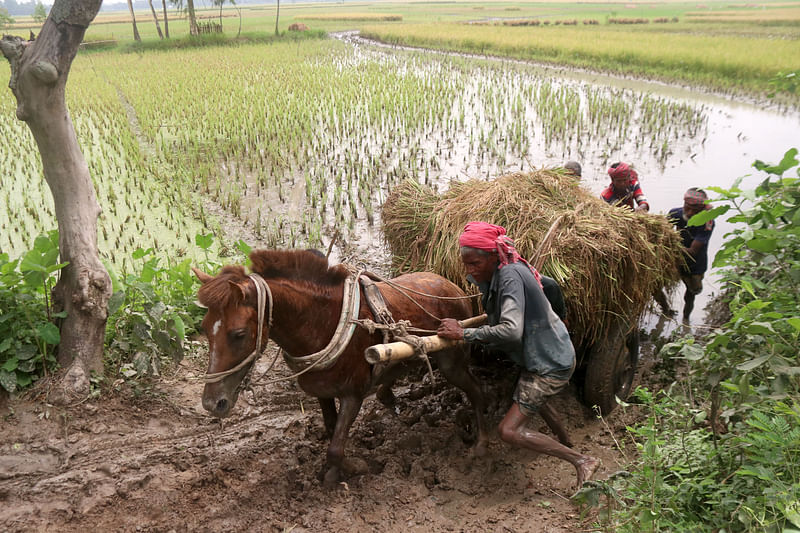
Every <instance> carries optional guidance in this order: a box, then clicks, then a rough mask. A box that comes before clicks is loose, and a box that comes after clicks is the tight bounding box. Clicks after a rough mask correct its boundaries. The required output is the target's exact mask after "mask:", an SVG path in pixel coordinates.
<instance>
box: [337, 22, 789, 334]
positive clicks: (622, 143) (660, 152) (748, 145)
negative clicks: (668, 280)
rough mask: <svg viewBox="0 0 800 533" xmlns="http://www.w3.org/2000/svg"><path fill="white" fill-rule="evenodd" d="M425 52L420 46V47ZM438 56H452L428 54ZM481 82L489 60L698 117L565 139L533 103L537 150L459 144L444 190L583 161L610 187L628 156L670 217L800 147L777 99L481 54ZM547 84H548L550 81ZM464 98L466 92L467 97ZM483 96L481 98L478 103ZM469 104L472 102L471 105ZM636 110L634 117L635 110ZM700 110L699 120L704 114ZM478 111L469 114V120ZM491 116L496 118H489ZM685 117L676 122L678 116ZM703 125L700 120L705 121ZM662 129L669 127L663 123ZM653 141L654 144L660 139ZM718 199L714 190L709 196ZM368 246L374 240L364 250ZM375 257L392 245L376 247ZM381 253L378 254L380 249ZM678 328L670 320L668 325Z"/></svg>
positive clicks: (654, 208)
mask: <svg viewBox="0 0 800 533" xmlns="http://www.w3.org/2000/svg"><path fill="white" fill-rule="evenodd" d="M340 38H343V39H344V40H346V41H348V42H351V43H353V46H355V47H356V48H361V49H362V50H364V49H370V50H375V49H379V50H380V54H390V55H400V56H401V55H403V54H407V53H408V52H407V51H405V50H401V49H398V48H396V47H387V46H380V47H378V48H375V47H374V45H375V43H367V42H366V41H364V40H361V39H359V38H358V37H357V36H356V35H354V34H346V35H340ZM416 53H419V51H416ZM430 54H431V55H436V56H446V55H459V56H460V57H464V56H463V55H461V54H445V53H441V52H435V51H434V52H430ZM475 59H476V61H475V74H474V76H475V78H476V79H479V78H480V77H481V76H484V75H485V74H482V70H481V69H482V67H481V65H482V64H485V63H487V62H488V63H494V64H496V65H500V66H501V67H503V68H504V69H505V70H506V71H507V73H508V76H507V77H511V78H520V79H521V83H520V86H524V85H525V84H526V83H532V81H531V80H538V81H537V83H547V84H550V85H552V86H553V87H554V88H559V87H563V88H564V89H565V90H572V91H575V90H577V91H578V92H580V93H581V95H582V97H581V105H582V106H585V105H586V99H587V95H590V94H592V93H597V92H598V91H601V92H602V91H606V93H607V94H608V95H609V98H617V99H621V100H627V101H629V102H634V103H635V102H639V103H641V101H642V99H654V100H657V101H660V102H671V103H675V104H685V105H686V106H687V107H688V108H690V109H691V110H692V112H693V113H695V114H696V116H695V118H693V119H691V120H692V121H693V122H692V123H691V124H689V123H688V122H687V121H683V122H682V123H681V124H676V127H675V129H674V131H670V132H668V133H663V132H661V133H659V134H658V135H659V138H658V141H657V142H656V143H651V142H648V141H647V139H648V132H644V131H642V129H643V127H640V125H641V123H642V122H643V121H644V120H645V117H644V116H643V114H642V112H641V105H639V108H636V106H635V105H631V107H630V109H631V114H632V117H631V119H632V120H631V121H630V122H629V123H628V124H627V125H626V126H625V128H624V130H623V131H617V130H615V127H611V126H610V127H609V130H608V131H596V132H585V131H584V132H582V133H579V134H578V135H573V136H572V138H571V139H570V140H569V141H567V140H564V139H561V142H558V140H555V141H554V140H553V139H549V140H548V139H546V138H545V135H544V133H543V131H542V128H543V126H542V124H541V123H537V120H539V121H540V120H541V114H542V113H541V110H540V112H539V116H537V115H536V113H535V112H532V111H531V110H530V106H526V108H525V109H526V111H525V120H526V121H528V122H529V123H528V124H527V125H526V126H525V127H526V129H527V130H528V132H529V142H530V144H529V146H528V147H527V150H526V151H525V153H524V154H519V155H516V156H514V155H504V156H503V157H501V158H491V157H487V158H485V157H484V154H483V153H479V155H478V156H477V157H475V156H474V155H473V154H471V153H470V148H469V147H468V146H467V144H468V143H466V142H465V141H463V140H462V141H461V143H459V142H456V143H455V145H454V147H453V151H452V153H450V154H449V157H447V158H446V160H444V161H443V162H442V163H443V164H442V172H441V174H440V175H439V176H438V177H437V178H435V179H434V181H435V183H438V185H439V186H440V187H444V186H446V182H447V180H449V179H453V178H455V179H465V178H467V177H483V178H484V179H491V178H492V177H493V176H496V175H499V174H502V173H503V172H506V171H512V170H519V169H520V168H522V169H525V168H530V167H531V166H533V167H536V168H540V167H553V166H561V165H562V164H563V163H564V162H565V161H567V160H570V159H574V160H577V161H579V162H580V163H581V165H582V166H583V180H582V181H583V183H584V184H585V187H587V188H588V189H590V190H591V191H592V192H595V193H598V194H599V192H600V191H601V190H602V189H603V188H604V187H605V186H606V185H607V184H608V181H609V180H608V176H607V174H606V169H607V168H608V166H609V165H610V163H612V162H614V161H625V162H628V163H631V164H633V165H634V167H635V168H636V170H637V171H638V173H639V176H640V182H641V184H642V187H643V189H644V191H645V193H646V194H647V196H648V199H649V200H650V205H651V212H652V213H655V214H659V213H666V212H667V211H668V210H669V209H670V208H672V207H677V206H680V205H681V204H682V196H683V193H684V191H685V190H686V189H687V188H689V187H695V186H696V187H712V186H713V187H723V188H727V187H730V186H731V185H732V184H733V182H734V180H735V179H736V178H738V177H741V176H748V175H749V176H748V177H747V178H745V180H744V181H743V184H742V186H743V187H745V188H746V187H748V186H754V185H755V184H757V183H758V182H759V181H760V180H761V179H763V178H764V177H765V176H764V175H760V173H758V172H757V171H755V169H753V168H752V163H753V161H755V160H756V159H761V160H763V161H767V162H777V161H779V160H780V159H781V158H782V156H783V154H784V152H785V151H786V150H788V149H789V148H791V147H793V146H798V145H799V144H800V135H799V134H800V113H798V112H797V110H786V109H780V108H778V106H774V105H771V104H770V103H769V102H766V103H765V102H760V103H759V102H741V101H734V100H733V99H731V98H728V97H725V96H720V95H714V94H708V93H704V92H699V91H696V90H691V89H689V88H682V87H676V86H670V85H666V84H663V83H656V82H646V81H642V80H633V79H624V78H617V77H612V76H606V75H599V74H593V73H588V72H579V71H574V70H569V69H565V68H550V67H544V66H540V65H532V64H526V63H522V62H519V61H508V60H502V59H496V60H492V59H490V58H475ZM543 79H544V80H545V81H544V82H542V80H543ZM465 97H466V96H465ZM477 100H478V99H477V98H476V101H477ZM556 105H558V104H556ZM467 107H469V106H467ZM486 112H487V111H486V109H480V108H479V107H474V111H473V113H474V114H475V115H476V116H478V117H479V116H481V114H485V113H486ZM634 114H635V116H633V115H634ZM698 116H699V119H697V117H698ZM469 118H470V117H467V121H469ZM487 120H488V119H487ZM679 121H680V119H679V120H677V121H676V122H679ZM698 124H699V125H698ZM662 129H669V128H668V127H666V126H665V127H663V128H662ZM653 144H655V146H654V145H653ZM714 196H715V195H714V194H713V193H712V194H711V197H712V198H713V197H714ZM730 229H731V225H730V224H729V223H727V222H726V221H725V220H718V221H717V226H716V229H715V232H714V235H713V237H712V240H711V244H710V257H713V255H714V254H715V253H716V251H717V250H718V249H719V247H720V245H721V242H722V239H723V235H724V234H725V233H727V232H728V231H730ZM372 233H373V232H370V233H369V235H365V236H366V237H367V238H368V239H369V241H371V243H370V244H368V243H366V242H365V243H362V245H361V248H362V250H363V251H366V250H365V249H364V248H369V247H375V246H376V243H375V241H374V240H373V239H374V237H375V235H373V234H372ZM365 245H366V246H365ZM375 253H376V254H377V255H380V254H381V253H385V251H381V250H377V249H376V250H375ZM373 255H374V254H373ZM718 290H719V283H718V281H717V280H716V278H715V276H714V273H713V271H712V272H710V273H709V274H708V275H707V281H706V284H705V291H704V293H703V294H702V295H700V296H699V297H698V299H697V302H696V307H695V309H696V310H695V312H694V314H693V316H692V323H693V324H698V323H700V322H702V321H703V319H704V316H703V315H704V313H703V311H702V308H703V306H704V305H705V304H706V303H707V301H708V299H709V298H710V297H711V296H712V295H714V294H715V293H717V292H718ZM681 297H682V290H680V291H679V292H678V293H677V294H675V295H674V305H673V307H676V308H677V309H680V308H681V306H682V298H681ZM655 322H656V317H652V316H651V317H647V318H646V319H645V327H652V326H653V325H654V324H655ZM670 327H671V326H670V325H667V329H669V328H670Z"/></svg>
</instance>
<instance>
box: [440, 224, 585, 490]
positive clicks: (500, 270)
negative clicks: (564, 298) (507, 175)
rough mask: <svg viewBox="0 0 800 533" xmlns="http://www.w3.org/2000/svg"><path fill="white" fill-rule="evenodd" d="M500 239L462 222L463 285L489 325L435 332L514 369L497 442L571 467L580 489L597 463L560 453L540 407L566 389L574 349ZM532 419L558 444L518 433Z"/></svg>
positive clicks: (533, 280)
mask: <svg viewBox="0 0 800 533" xmlns="http://www.w3.org/2000/svg"><path fill="white" fill-rule="evenodd" d="M505 233H506V230H505V228H503V227H502V226H496V225H494V224H488V223H486V222H470V223H468V224H467V225H466V226H465V228H464V232H463V233H462V234H461V236H460V237H459V240H458V242H459V246H460V247H461V261H462V262H463V263H464V268H465V270H466V272H467V274H468V276H467V279H468V280H469V281H470V283H473V284H475V285H477V286H478V287H479V288H480V290H481V293H482V302H483V307H484V309H485V310H486V313H487V314H488V317H489V318H488V323H489V324H488V325H485V326H481V327H479V328H462V327H461V326H460V325H459V323H458V321H456V320H454V319H451V318H445V319H442V322H441V324H440V326H439V329H438V331H437V333H438V335H439V336H440V337H443V338H445V339H453V340H462V339H463V340H466V341H467V342H470V343H477V344H482V345H486V346H488V347H489V348H494V349H497V350H499V351H502V352H503V353H505V354H506V355H507V356H508V357H509V359H511V361H513V362H514V363H516V364H517V365H519V366H520V367H521V373H520V377H519V380H518V381H517V386H516V390H515V391H514V396H513V399H514V401H513V403H512V404H511V408H510V409H509V410H508V412H507V413H506V415H505V417H504V418H503V420H502V422H500V426H499V428H498V429H499V432H500V438H501V439H502V440H503V441H505V442H507V443H508V444H512V445H514V446H520V447H523V448H527V449H529V450H533V451H535V452H539V453H544V454H547V455H552V456H554V457H558V458H559V459H563V460H564V461H567V462H569V463H571V464H572V465H573V466H574V467H575V470H576V471H577V475H578V488H580V487H581V486H582V485H583V482H584V481H587V480H588V479H590V478H591V477H592V475H593V474H594V472H595V470H597V467H598V466H600V460H599V459H597V458H595V457H591V456H588V455H584V454H582V453H579V452H577V451H575V450H572V449H570V448H569V447H567V446H565V443H566V444H567V445H569V438H568V436H567V432H566V430H565V429H564V427H563V426H562V425H561V423H560V421H559V420H558V419H557V418H556V414H555V412H554V411H553V409H552V408H550V407H549V406H548V405H547V400H548V399H549V398H550V397H551V396H553V395H555V394H557V393H558V392H560V391H561V390H562V389H564V387H566V386H567V384H568V383H569V378H570V377H571V376H572V372H573V371H574V370H575V349H574V348H573V346H572V341H571V340H570V338H569V333H568V332H567V328H566V326H565V325H564V323H563V322H562V321H561V319H559V318H558V316H557V315H556V314H555V312H553V309H552V308H551V306H550V303H549V302H548V300H547V298H546V297H545V294H544V292H543V290H542V285H541V283H540V281H539V278H540V276H539V273H538V272H536V270H535V269H534V268H533V267H531V266H530V265H529V264H528V262H527V261H525V260H524V259H522V258H521V257H520V255H519V254H518V253H517V250H516V249H515V248H514V242H513V241H512V240H511V239H510V238H508V237H507V236H506V234H505ZM537 412H538V413H539V414H541V415H542V418H544V420H545V422H547V425H548V426H549V427H550V428H551V429H552V430H553V432H554V433H555V434H556V436H557V437H558V439H559V441H560V442H557V441H555V440H553V439H552V438H550V437H548V436H547V435H544V434H543V433H540V432H538V431H535V430H533V429H530V428H529V427H527V426H526V422H528V420H529V419H530V418H531V417H533V416H534V415H535V414H536V413H537Z"/></svg>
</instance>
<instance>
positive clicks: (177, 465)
mask: <svg viewBox="0 0 800 533" xmlns="http://www.w3.org/2000/svg"><path fill="white" fill-rule="evenodd" d="M265 360H266V359H262V362H261V363H260V364H261V365H265V364H266V363H264V361H265ZM202 370H203V357H202V356H197V357H196V358H194V359H189V360H185V361H184V362H183V363H182V364H181V365H180V367H179V368H178V369H177V370H176V371H175V372H174V373H173V375H171V376H165V377H163V378H162V380H161V381H159V382H157V383H155V384H153V385H152V386H149V387H141V386H140V387H139V389H138V390H134V389H133V388H131V386H130V385H127V384H125V385H122V386H121V387H120V388H119V389H118V390H117V391H116V392H112V391H106V393H105V394H104V395H103V396H102V397H101V398H99V399H96V400H94V399H93V400H87V401H85V402H83V403H80V404H79V405H75V406H72V407H70V408H67V409H61V408H56V407H53V406H49V405H47V404H46V403H45V402H43V401H41V400H39V401H34V400H17V401H12V402H11V403H10V406H9V407H10V411H9V412H7V413H5V414H4V417H3V419H2V423H1V425H0V430H1V431H2V439H1V440H0V500H2V502H3V505H2V508H3V512H2V514H0V530H3V531H76V532H77V531H80V532H85V531H87V530H94V531H112V530H113V531H231V530H237V531H270V532H272V531H276V532H277V531H293V532H301V531H330V532H337V531H348V532H349V531H426V532H439V531H515V532H525V531H530V532H534V531H536V532H542V531H548V532H562V531H563V532H566V531H576V530H579V529H583V528H585V527H587V526H588V525H589V523H587V521H586V520H584V521H581V520H580V519H579V518H580V517H579V513H578V510H577V509H576V508H575V507H574V506H573V505H572V504H571V503H570V502H569V501H568V500H567V498H568V496H569V495H570V494H572V493H573V492H574V483H575V472H574V469H573V468H572V467H571V466H570V465H569V464H567V463H565V462H562V461H559V460H556V459H554V458H550V457H544V456H537V455H536V454H534V453H532V452H528V451H525V450H514V449H511V448H509V447H508V446H507V445H505V444H504V443H502V442H501V441H500V440H499V439H498V437H497V435H496V432H493V434H492V442H491V446H490V448H489V454H488V456H487V457H485V458H482V459H473V458H472V457H471V456H470V453H469V450H470V448H469V445H470V444H471V438H472V428H471V424H472V420H473V418H472V413H471V411H470V409H469V407H468V404H467V402H466V400H465V398H462V395H461V393H460V392H459V391H457V390H456V389H454V388H453V387H451V386H449V385H448V384H446V382H445V381H444V380H443V379H442V378H441V377H440V376H439V375H438V373H437V374H436V375H435V382H434V384H433V387H432V391H433V392H432V394H426V392H430V389H431V387H430V385H429V384H428V383H427V382H428V378H427V377H426V376H425V373H424V372H422V371H420V372H419V374H418V375H417V376H416V377H415V380H412V381H409V383H411V384H410V385H409V384H408V383H405V384H403V383H401V384H400V386H398V387H397V389H396V393H397V396H398V400H399V401H398V402H397V405H396V407H395V408H394V410H389V409H387V408H386V407H384V406H382V405H381V404H380V403H379V402H377V401H376V400H375V398H374V396H373V397H370V398H368V399H367V400H366V401H365V404H364V407H363V409H362V411H361V414H360V415H359V418H358V420H357V421H356V424H355V425H354V428H353V431H352V433H351V440H350V442H349V445H348V455H349V456H350V457H352V458H354V459H353V461H352V467H353V469H354V470H355V472H354V473H353V474H351V475H350V477H348V479H347V481H346V482H345V483H342V484H340V485H339V487H338V488H337V489H336V490H334V491H329V492H327V491H324V490H323V489H322V487H321V484H320V483H319V481H318V479H317V475H318V474H319V472H320V471H321V470H322V466H323V461H324V457H325V449H326V446H327V439H325V438H324V436H323V426H322V417H321V414H320V411H319V408H318V405H317V403H316V401H315V400H314V399H313V398H310V397H308V396H306V395H305V394H304V393H303V392H302V391H300V390H299V389H298V388H297V386H296V384H295V383H294V381H290V382H280V383H277V384H274V385H269V386H268V388H264V387H259V386H256V387H255V391H256V395H255V396H254V395H253V393H251V392H245V393H244V395H243V397H242V398H240V400H239V403H238V404H237V406H236V408H235V409H234V413H233V415H232V417H231V418H229V419H226V420H225V421H224V423H223V424H220V423H219V422H217V421H215V420H212V419H210V418H209V417H207V416H206V415H205V414H204V412H203V410H202V407H201V405H200V394H201V391H202V384H200V383H198V382H197V381H195V380H193V379H192V378H193V377H194V376H196V375H197V374H198V373H202ZM475 372H476V374H477V375H478V376H479V377H480V379H481V381H482V382H483V383H484V386H485V388H486V390H487V394H488V395H489V409H488V414H489V417H490V420H491V422H492V424H493V426H496V424H497V422H499V420H500V417H501V415H502V414H503V413H504V411H505V409H506V408H507V406H508V404H507V402H508V398H509V397H510V391H511V387H512V385H513V378H514V376H513V372H511V371H510V369H509V368H508V367H504V366H502V365H499V366H498V365H491V366H484V365H479V366H478V367H477V368H476V369H475ZM256 375H258V374H256ZM555 406H556V407H557V409H558V410H559V411H560V412H562V413H564V415H565V419H566V421H567V426H568V428H569V430H570V432H571V435H572V438H573V441H574V442H575V445H576V447H577V448H578V449H580V450H581V451H583V452H586V453H590V454H592V455H596V456H598V457H600V458H602V460H603V466H602V467H601V468H600V470H599V471H598V474H597V476H596V477H599V478H603V477H605V476H607V475H608V474H609V473H610V472H614V471H616V470H617V469H618V464H619V462H620V452H619V451H618V450H617V448H616V446H615V445H614V438H613V435H612V433H611V431H610V429H611V428H616V429H614V432H615V433H617V438H621V433H620V430H621V428H622V427H624V425H625V423H629V422H630V421H631V419H632V417H633V416H635V413H634V412H631V411H628V412H625V411H624V410H623V409H617V410H616V411H615V412H614V413H612V414H611V415H610V417H609V418H608V419H607V420H606V421H601V420H598V419H597V418H595V417H593V416H592V415H591V413H590V412H589V411H588V409H586V408H585V407H583V406H582V405H581V404H579V403H578V401H577V400H576V391H575V390H574V389H572V388H571V389H569V390H568V391H566V392H564V393H562V395H561V396H560V397H559V398H557V401H556V403H555ZM536 424H538V425H539V426H541V427H542V428H545V427H546V426H545V425H544V423H543V422H542V421H541V420H537V421H536Z"/></svg>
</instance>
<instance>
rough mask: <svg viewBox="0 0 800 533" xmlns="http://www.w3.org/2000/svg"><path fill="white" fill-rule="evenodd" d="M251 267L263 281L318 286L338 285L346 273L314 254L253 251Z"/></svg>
mask: <svg viewBox="0 0 800 533" xmlns="http://www.w3.org/2000/svg"><path fill="white" fill-rule="evenodd" d="M250 261H251V263H252V266H251V267H250V268H251V270H252V271H253V272H256V273H258V274H261V276H263V277H264V278H267V279H269V278H282V279H291V280H299V281H308V282H312V283H314V284H318V285H328V286H330V285H339V284H340V283H343V282H344V280H345V279H347V276H348V275H349V271H348V270H347V268H345V267H344V266H342V265H332V266H331V265H329V264H328V258H327V257H325V256H324V255H322V254H321V253H319V252H317V251H316V250H255V251H253V252H252V253H251V254H250Z"/></svg>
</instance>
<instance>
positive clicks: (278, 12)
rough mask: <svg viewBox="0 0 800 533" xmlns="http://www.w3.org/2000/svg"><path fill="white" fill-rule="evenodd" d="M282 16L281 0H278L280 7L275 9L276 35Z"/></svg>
mask: <svg viewBox="0 0 800 533" xmlns="http://www.w3.org/2000/svg"><path fill="white" fill-rule="evenodd" d="M280 18H281V0H278V9H277V10H276V11H275V35H276V36H277V35H278V19H280Z"/></svg>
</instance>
